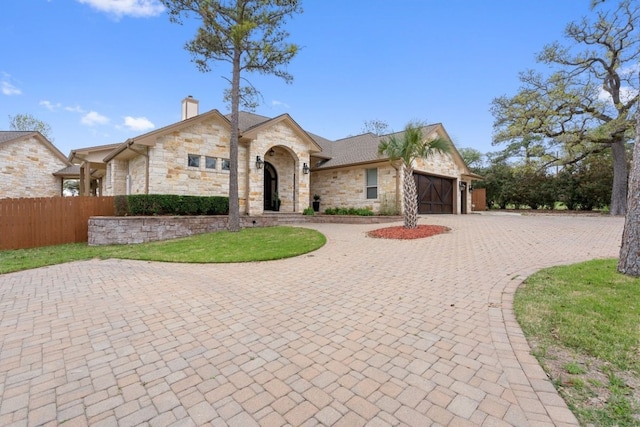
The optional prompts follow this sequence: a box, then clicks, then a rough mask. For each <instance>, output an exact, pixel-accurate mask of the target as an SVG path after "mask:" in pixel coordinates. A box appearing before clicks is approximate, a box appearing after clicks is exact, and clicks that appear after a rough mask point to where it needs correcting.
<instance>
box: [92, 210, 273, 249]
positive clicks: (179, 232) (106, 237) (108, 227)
mask: <svg viewBox="0 0 640 427" xmlns="http://www.w3.org/2000/svg"><path fill="white" fill-rule="evenodd" d="M227 222H228V221H227V217H226V216H111V217H106V216H94V217H91V218H89V246H100V245H128V244H131V243H145V242H155V241H159V240H169V239H176V238H178V237H187V236H192V235H194V234H203V233H211V232H214V231H221V230H226V229H227ZM272 225H278V219H277V218H275V217H241V218H240V226H241V227H242V228H246V227H268V226H272Z"/></svg>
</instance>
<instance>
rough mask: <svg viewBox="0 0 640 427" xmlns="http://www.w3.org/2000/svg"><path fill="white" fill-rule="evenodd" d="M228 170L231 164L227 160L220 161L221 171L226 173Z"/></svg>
mask: <svg viewBox="0 0 640 427" xmlns="http://www.w3.org/2000/svg"><path fill="white" fill-rule="evenodd" d="M229 169H231V164H230V161H229V159H222V170H223V171H228V170H229Z"/></svg>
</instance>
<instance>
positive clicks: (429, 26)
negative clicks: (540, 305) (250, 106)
mask: <svg viewBox="0 0 640 427" xmlns="http://www.w3.org/2000/svg"><path fill="white" fill-rule="evenodd" d="M589 3H590V0H528V1H525V0H346V1H345V0H306V1H303V2H302V5H303V8H304V13H303V14H301V15H297V16H295V17H294V18H293V19H292V20H290V21H289V23H288V24H287V29H288V30H289V32H290V33H291V37H290V41H292V42H294V43H297V44H299V45H300V46H301V47H302V49H301V50H300V52H299V54H298V56H296V57H295V58H294V59H293V61H292V62H291V64H290V65H289V66H288V71H289V72H290V73H292V74H293V75H294V77H295V79H294V82H293V84H291V85H287V84H285V83H284V82H283V81H282V80H280V79H278V78H277V77H273V76H260V75H245V77H247V78H249V80H250V81H251V82H252V83H253V84H254V86H256V87H257V88H258V89H259V90H260V91H261V93H262V95H263V100H262V103H261V105H260V106H259V107H258V109H257V110H256V113H258V114H262V115H265V116H270V117H273V116H277V115H280V114H283V113H288V114H290V115H291V116H292V117H293V118H294V120H296V121H297V122H298V123H299V124H300V125H301V126H302V127H303V128H305V129H306V130H308V131H310V132H313V133H316V134H319V135H322V136H325V137H327V138H329V139H339V138H343V137H346V136H349V135H357V134H359V133H361V132H362V129H363V127H364V122H365V121H367V120H373V119H377V120H382V121H385V122H386V123H388V124H389V127H390V129H391V130H393V131H399V130H402V128H403V127H404V125H405V124H406V123H407V122H408V121H410V120H414V119H417V120H422V121H426V122H428V123H437V122H440V123H443V125H444V127H445V129H446V130H447V131H448V133H449V135H450V136H451V137H452V139H453V140H454V142H455V143H456V145H457V147H458V148H462V147H471V148H476V149H478V150H480V151H481V152H483V153H486V152H488V151H496V150H497V149H498V148H499V147H493V146H492V145H491V135H492V131H493V129H492V125H493V117H492V116H491V114H490V112H489V108H490V105H491V101H492V99H494V98H496V97H498V96H500V95H503V94H506V95H513V94H515V92H516V91H517V89H518V87H519V81H518V72H520V71H524V70H526V69H528V68H533V67H536V63H535V54H536V53H537V52H539V51H541V50H542V47H543V46H544V45H545V44H546V43H550V42H553V41H555V40H562V39H563V30H564V28H565V26H566V24H568V23H569V22H571V21H577V20H579V19H580V18H581V17H583V16H586V15H590V14H591V13H592V12H591V11H590V10H589ZM610 3H611V4H612V6H614V5H615V2H610ZM196 27H197V21H195V20H192V21H186V22H185V25H183V26H179V25H176V24H173V23H170V22H169V19H168V17H167V14H166V12H165V11H163V8H162V6H161V5H160V4H159V3H157V2H156V1H155V0H20V1H15V0H14V1H8V2H5V3H4V4H3V6H2V14H0V52H1V53H2V54H1V58H2V59H1V60H0V129H1V130H7V129H8V127H9V118H8V116H14V115H16V114H26V113H29V114H32V115H33V116H35V117H36V118H38V119H40V120H42V121H45V122H47V123H49V124H50V125H51V127H52V131H53V132H52V136H53V139H54V144H55V145H56V146H57V147H58V148H59V149H60V150H61V151H62V152H63V153H65V154H68V153H69V151H70V150H71V149H74V148H80V147H88V146H95V145H102V144H111V143H118V142H122V141H124V140H126V139H127V138H129V137H134V136H136V135H140V134H142V133H145V132H147V131H150V130H152V129H157V128H159V127H163V126H166V125H169V124H171V123H174V122H176V121H178V120H180V102H181V100H182V99H183V98H184V97H185V96H187V95H192V96H193V97H194V98H196V99H198V100H199V101H200V112H204V111H209V110H211V109H214V108H216V109H218V110H220V111H222V112H224V113H227V112H228V107H227V105H226V104H225V103H224V102H223V100H222V95H223V90H224V89H225V87H226V85H227V83H226V81H225V80H224V79H223V76H230V68H229V66H228V65H227V64H226V63H218V64H215V65H214V66H213V67H212V71H211V72H209V73H201V72H200V71H198V69H197V68H196V67H195V64H194V63H193V62H191V57H190V55H189V54H188V52H186V51H185V50H184V49H183V46H184V43H185V42H186V41H188V40H189V39H190V38H191V37H192V36H193V34H194V31H195V29H196Z"/></svg>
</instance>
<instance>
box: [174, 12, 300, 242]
mask: <svg viewBox="0 0 640 427" xmlns="http://www.w3.org/2000/svg"><path fill="white" fill-rule="evenodd" d="M161 1H162V3H163V4H164V5H165V6H166V7H167V9H168V11H169V15H170V19H171V21H172V22H177V23H180V22H181V19H182V17H183V16H196V17H197V18H199V20H200V22H201V25H200V27H199V28H198V31H197V34H196V35H195V37H194V38H193V40H191V41H189V42H187V44H186V46H185V48H186V49H187V50H188V51H189V52H190V53H191V54H192V55H193V58H194V61H195V63H196V65H197V66H198V68H199V69H200V71H203V72H208V71H210V64H211V63H212V62H217V61H224V62H228V63H230V64H231V68H232V73H231V79H230V83H231V86H230V89H229V91H228V95H229V98H230V100H231V138H230V150H229V161H230V170H229V230H230V231H238V230H239V229H240V203H239V196H238V136H239V135H238V111H239V106H240V103H241V100H242V99H241V98H243V96H246V98H245V101H246V102H247V103H249V104H253V99H252V98H251V95H255V93H256V90H255V88H253V86H248V87H241V85H240V81H241V79H242V74H243V73H244V72H248V73H251V72H257V73H261V74H273V75H275V76H278V77H281V78H283V79H284V80H285V81H286V82H288V83H289V82H291V81H292V79H293V77H292V76H291V74H289V73H287V72H286V70H285V69H284V68H282V67H283V66H284V65H286V64H288V63H289V62H290V61H291V59H292V58H293V57H294V56H295V55H296V53H297V52H298V46H296V45H295V44H291V43H287V42H286V40H287V38H288V37H289V33H288V32H287V31H285V30H284V29H283V28H282V27H283V25H284V23H285V22H286V19H287V18H289V17H291V16H292V15H294V14H296V13H300V12H302V9H301V7H300V5H299V1H298V0H161Z"/></svg>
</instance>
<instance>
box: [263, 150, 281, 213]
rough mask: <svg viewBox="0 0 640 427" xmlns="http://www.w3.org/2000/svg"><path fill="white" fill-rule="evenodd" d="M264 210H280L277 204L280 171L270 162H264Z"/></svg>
mask: <svg viewBox="0 0 640 427" xmlns="http://www.w3.org/2000/svg"><path fill="white" fill-rule="evenodd" d="M262 194H263V200H264V206H263V208H264V210H265V211H273V210H280V206H276V199H277V195H278V172H277V171H276V168H275V167H274V166H273V165H272V164H271V163H269V162H264V191H263V193H262Z"/></svg>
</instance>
